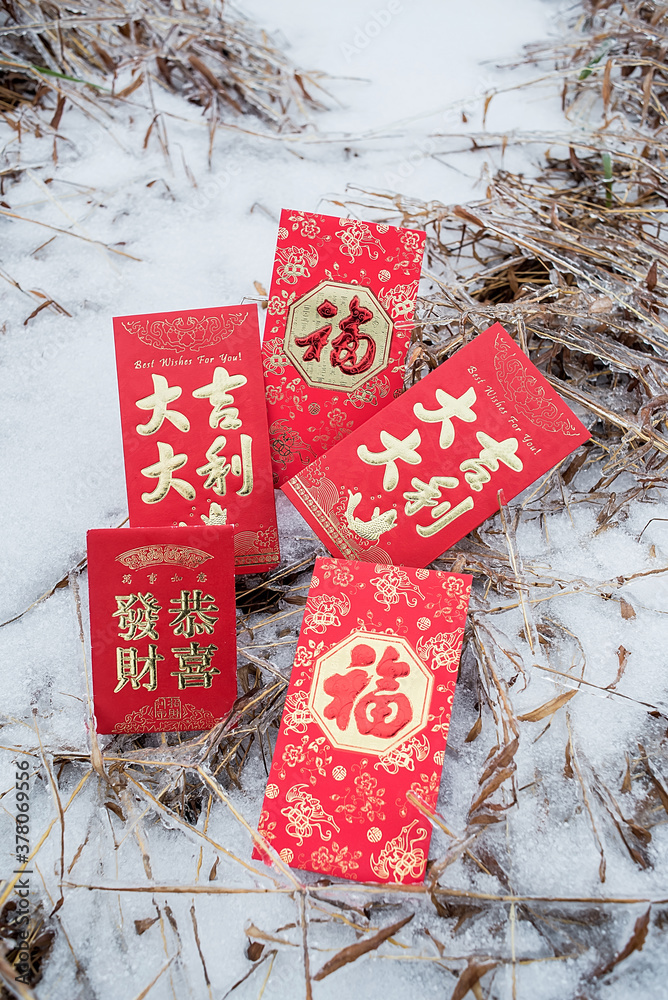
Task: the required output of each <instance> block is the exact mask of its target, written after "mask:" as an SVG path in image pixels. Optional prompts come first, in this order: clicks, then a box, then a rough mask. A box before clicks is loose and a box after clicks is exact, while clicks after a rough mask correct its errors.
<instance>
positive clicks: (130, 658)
mask: <svg viewBox="0 0 668 1000" xmlns="http://www.w3.org/2000/svg"><path fill="white" fill-rule="evenodd" d="M159 660H164V656H161V655H160V653H159V652H158V647H157V646H156V645H154V644H153V643H149V647H148V656H137V649H136V648H135V647H134V646H130V648H129V649H123V648H122V647H121V646H117V647H116V678H117V680H118V684H117V685H116V687H115V688H114V694H118V692H119V691H120V690H121V689H122V688H124V687H125V685H126V684H127V683H128V681H129V682H130V685H131V687H132V690H133V691H138V690H139V688H140V687H145V688H146V690H147V691H155V690H156V689H157V687H158V661H159ZM140 663H143V664H144V666H143V667H142V668H141V670H140V669H139V664H140ZM145 674H148V680H147V681H146V682H145V683H144V684H140V682H141V679H142V677H143V676H144V675H145Z"/></svg>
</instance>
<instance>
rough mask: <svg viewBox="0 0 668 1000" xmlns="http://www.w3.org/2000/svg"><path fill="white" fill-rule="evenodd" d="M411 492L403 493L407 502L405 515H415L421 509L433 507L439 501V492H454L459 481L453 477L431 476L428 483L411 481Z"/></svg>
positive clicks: (417, 480)
mask: <svg viewBox="0 0 668 1000" xmlns="http://www.w3.org/2000/svg"><path fill="white" fill-rule="evenodd" d="M411 485H412V487H413V490H412V491H411V490H408V491H407V492H406V493H404V500H406V501H407V503H406V506H405V507H404V512H405V513H406V514H408V515H409V517H410V515H411V514H417V512H418V511H419V510H422V508H423V507H433V506H434V505H435V504H436V503H437V501H438V500H440V499H441V490H442V489H443V490H454V488H455V487H456V486H459V480H458V479H456V478H455V477H454V476H432V477H431V479H430V480H429V482H428V483H423V482H422V480H421V479H411Z"/></svg>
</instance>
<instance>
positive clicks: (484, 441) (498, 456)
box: [459, 431, 524, 491]
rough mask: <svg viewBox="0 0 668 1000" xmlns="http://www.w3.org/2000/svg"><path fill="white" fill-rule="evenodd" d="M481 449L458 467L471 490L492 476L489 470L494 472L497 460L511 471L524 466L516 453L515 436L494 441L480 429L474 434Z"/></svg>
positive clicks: (486, 481) (519, 469) (520, 469)
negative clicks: (475, 456) (476, 455)
mask: <svg viewBox="0 0 668 1000" xmlns="http://www.w3.org/2000/svg"><path fill="white" fill-rule="evenodd" d="M476 437H477V439H478V444H481V445H482V450H481V452H480V454H479V455H478V457H477V458H469V459H467V460H466V461H465V462H462V463H461V465H460V466H459V468H460V469H461V470H462V472H463V473H464V479H465V480H466V482H467V483H468V484H469V486H470V487H471V489H472V490H476V491H477V490H481V489H482V488H483V485H484V484H485V483H488V482H489V481H490V479H491V478H492V477H491V475H490V472H496V471H497V469H498V468H499V462H503V464H504V465H506V466H507V467H508V468H509V469H512V470H513V472H521V471H522V469H523V468H524V466H523V465H522V461H521V459H519V458H518V457H517V455H516V452H517V448H518V441H517V438H506V440H505V441H495V440H494V438H493V437H490V436H489V434H483V433H482V431H480V432H479V433H478V434H476ZM485 466H487V468H485ZM488 469H489V470H490V472H488V471H487V470H488Z"/></svg>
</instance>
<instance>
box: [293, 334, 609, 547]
mask: <svg viewBox="0 0 668 1000" xmlns="http://www.w3.org/2000/svg"><path fill="white" fill-rule="evenodd" d="M589 436H590V435H589V432H588V431H587V429H586V428H585V427H584V426H583V425H582V424H581V423H580V421H579V420H578V419H577V417H576V416H575V414H573V413H572V412H571V410H569V408H568V407H567V406H566V404H565V403H564V402H563V401H562V400H561V398H560V397H559V396H558V395H557V393H556V392H555V391H554V390H553V389H552V387H551V386H550V384H549V383H548V382H547V381H546V379H544V378H543V376H542V375H541V374H540V372H539V371H538V369H537V368H536V367H535V366H534V365H533V364H532V363H531V361H529V359H528V358H527V357H526V355H525V354H524V353H523V352H522V351H521V350H520V349H519V348H518V347H517V345H516V344H515V342H514V341H513V340H512V339H511V338H510V337H509V336H508V334H507V333H506V331H505V330H504V329H503V327H502V326H501V325H500V323H495V324H494V326H493V327H491V328H490V329H489V330H486V331H485V332H484V333H482V334H480V335H479V336H478V337H476V338H475V340H474V341H473V342H472V343H471V344H469V345H468V346H467V347H464V348H462V350H460V351H458V352H457V354H455V355H454V357H452V358H451V359H450V360H449V361H446V362H445V363H444V364H442V365H440V367H438V368H437V369H436V370H435V371H433V372H431V374H429V375H427V376H426V378H424V379H422V381H421V382H418V383H417V385H415V386H413V388H411V389H409V390H408V391H407V392H406V393H404V394H403V395H402V396H400V398H399V399H397V400H395V402H394V403H392V404H391V406H388V407H387V408H386V409H385V410H383V412H382V413H378V414H376V416H375V417H372V418H371V420H368V421H367V422H366V423H365V424H364V426H363V427H360V428H359V429H358V430H357V431H355V433H354V434H351V435H350V437H348V438H346V440H345V441H342V442H341V443H340V444H338V445H337V446H336V447H335V448H332V450H331V451H328V452H327V453H326V454H325V455H323V456H322V457H321V458H319V459H318V460H317V461H316V462H314V463H313V464H312V465H310V466H309V467H308V468H307V469H305V470H304V471H303V472H300V473H299V474H298V475H296V476H294V477H293V478H292V479H291V480H290V482H289V483H286V484H285V486H284V487H283V490H284V492H285V493H286V495H287V496H288V497H289V498H290V500H291V501H292V502H293V503H294V505H295V506H296V507H297V509H298V510H299V512H300V513H301V514H302V515H303V516H304V517H305V518H306V520H307V521H308V523H309V524H310V525H311V527H312V528H313V530H314V531H315V532H316V534H318V535H319V537H320V538H321V539H322V540H323V542H324V543H325V545H326V546H327V548H328V549H329V551H330V552H331V553H332V554H333V555H337V556H345V557H346V558H349V559H362V560H365V561H369V562H382V563H392V564H393V565H395V566H405V565H408V566H427V565H428V564H429V563H430V562H432V560H433V559H435V558H436V557H437V556H439V555H441V553H442V552H445V550H446V549H448V548H450V546H451V545H454V543H455V542H457V541H459V539H460V538H463V537H464V536H465V535H467V534H468V533H469V531H472V530H473V528H476V527H477V526H478V525H479V524H481V523H482V521H484V520H485V518H487V517H489V516H490V514H493V513H494V512H495V511H496V510H498V507H499V501H498V491H499V490H503V492H504V495H505V497H506V499H508V500H510V499H512V497H514V496H517V494H518V493H521V491H522V490H523V489H525V488H526V487H527V486H529V485H530V484H531V483H533V482H534V481H535V480H536V479H538V478H539V477H540V476H542V475H543V473H545V472H547V471H548V469H551V468H552V467H553V466H554V465H556V464H557V463H558V462H560V461H561V459H562V458H565V457H566V455H568V454H569V453H570V452H571V451H574V449H575V448H577V447H578V445H580V444H582V442H583V441H586V440H587V439H588V438H589Z"/></svg>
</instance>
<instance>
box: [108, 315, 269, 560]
mask: <svg viewBox="0 0 668 1000" xmlns="http://www.w3.org/2000/svg"><path fill="white" fill-rule="evenodd" d="M114 335H115V339H116V366H117V369H118V391H119V396H120V404H121V423H122V426H123V451H124V453H125V477H126V485H127V491H128V507H129V511H130V524H131V525H132V526H133V527H152V526H167V525H174V526H176V525H180V526H188V527H193V526H195V525H200V526H201V525H202V524H210V525H220V524H229V525H231V526H232V527H233V528H234V553H235V561H236V571H237V573H258V572H261V571H263V570H266V569H269V568H271V567H272V566H275V565H276V564H277V563H278V561H279V558H280V557H279V550H278V530H277V527H276V507H275V504H274V490H273V484H272V477H271V462H270V458H269V439H268V436H267V413H266V408H265V405H264V382H263V379H262V362H261V360H260V335H259V329H258V322H257V307H256V306H254V305H247V306H226V307H224V308H218V309H190V310H188V311H186V312H169V313H151V314H147V315H140V316H119V317H117V318H116V319H114Z"/></svg>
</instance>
